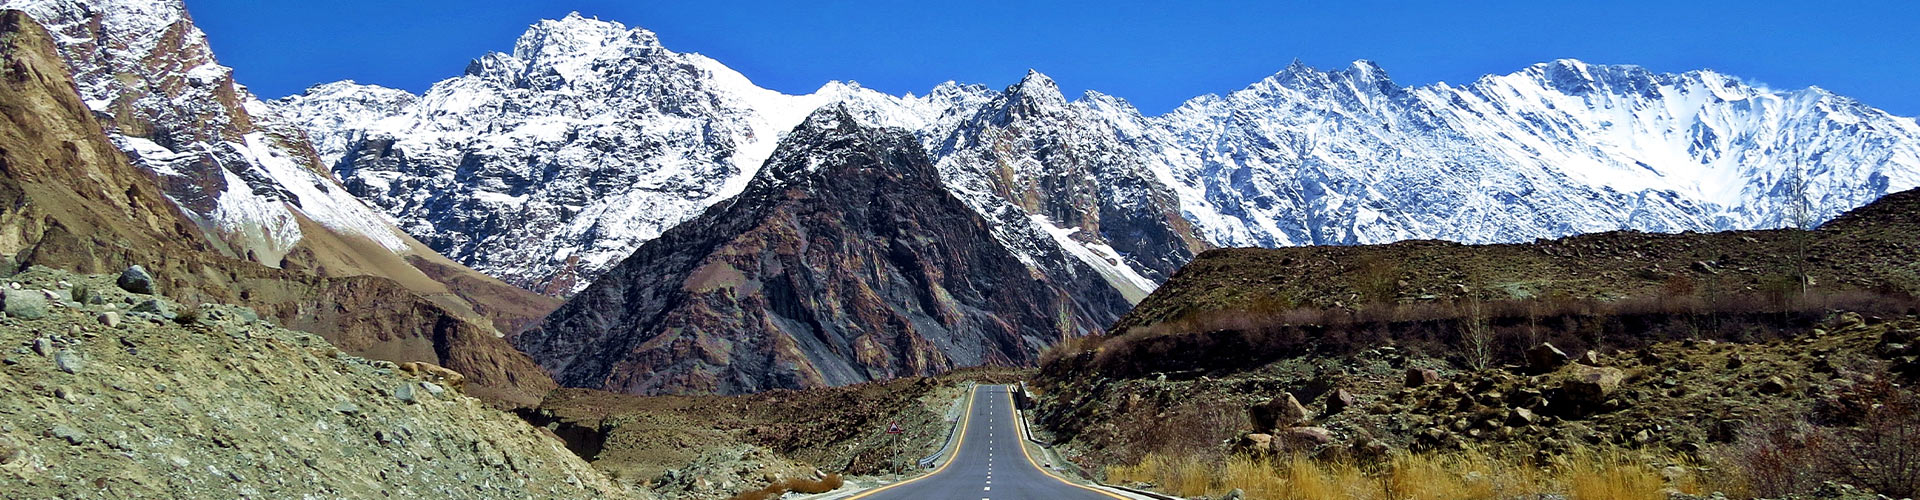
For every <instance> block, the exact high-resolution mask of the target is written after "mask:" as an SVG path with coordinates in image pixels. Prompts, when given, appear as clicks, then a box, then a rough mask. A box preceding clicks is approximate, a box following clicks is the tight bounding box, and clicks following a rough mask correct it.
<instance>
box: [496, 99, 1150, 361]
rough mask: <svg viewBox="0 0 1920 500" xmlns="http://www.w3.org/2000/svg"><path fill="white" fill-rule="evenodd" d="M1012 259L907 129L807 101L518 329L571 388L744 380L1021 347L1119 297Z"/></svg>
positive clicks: (1029, 355)
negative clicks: (695, 209)
mask: <svg viewBox="0 0 1920 500" xmlns="http://www.w3.org/2000/svg"><path fill="white" fill-rule="evenodd" d="M1042 257H1045V258H1048V259H1050V261H1052V262H1055V263H1057V264H1058V265H1061V266H1071V267H1068V268H1069V269H1072V270H1074V271H1075V272H1076V274H1074V275H1073V276H1074V277H1075V278H1074V279H1075V280H1076V281H1061V280H1060V279H1059V278H1056V277H1054V276H1048V275H1044V274H1038V273H1034V272H1032V271H1030V270H1029V269H1028V268H1026V267H1024V266H1019V265H1009V264H1010V263H1014V262H1019V260H1018V259H1019V258H1018V257H1017V256H1015V255H1014V254H1012V253H1011V252H1009V251H1008V250H1007V249H1006V248H1005V247H1004V246H1002V245H1001V244H1000V243H999V242H998V241H996V240H995V239H994V235H993V229H992V227H991V226H990V224H989V223H988V222H987V221H986V220H984V219H982V218H981V217H980V216H979V215H977V214H976V213H975V212H974V211H973V210H972V209H970V208H969V207H968V206H967V205H965V204H964V203H962V202H961V201H960V200H958V199H957V198H955V197H954V196H953V195H951V194H949V192H948V191H947V190H946V189H945V188H944V187H943V185H942V183H941V181H940V177H939V174H938V172H937V170H936V169H935V167H934V166H933V164H932V162H931V161H930V160H929V159H928V158H927V157H926V155H925V153H924V152H922V150H921V148H920V145H919V143H918V142H916V141H915V139H914V138H913V136H912V135H910V134H909V133H908V132H906V131H905V130H902V129H897V128H884V127H875V126H872V125H868V124H863V123H861V122H860V119H859V118H856V117H855V116H854V113H853V112H851V111H849V110H848V109H847V107H844V106H831V107H826V108H822V109H821V110H819V111H816V112H815V113H814V114H813V115H812V116H810V117H809V118H807V120H806V121H805V122H804V123H802V124H801V125H800V126H799V127H797V128H796V129H795V130H794V131H793V132H792V133H790V134H788V135H787V136H786V138H784V139H782V140H781V142H780V145H779V147H778V148H777V149H776V150H775V152H774V153H773V155H772V157H771V158H770V159H769V160H768V162H767V166H766V167H765V168H762V169H760V170H759V172H758V174H757V175H755V176H754V178H753V179H752V180H751V181H750V182H748V184H747V186H746V187H745V189H744V190H743V191H742V192H741V193H740V194H739V195H737V196H735V197H733V198H731V199H729V200H727V201H725V202H722V203H720V204H718V205H715V206H714V207H713V208H712V209H709V210H708V211H707V212H706V213H704V214H702V215H701V216H699V217H696V218H694V219H693V220H690V221H688V222H686V223H683V224H681V225H679V226H676V227H674V228H673V229H670V230H668V231H667V232H666V233H665V234H664V235H662V236H661V237H660V238H657V239H654V240H652V241H649V242H648V243H646V244H644V245H642V246H641V248H640V250H639V251H637V252H635V253H634V254H633V256H631V257H629V258H628V259H627V260H626V261H624V262H622V263H621V265H620V267H619V268H617V269H616V270H615V271H613V272H611V273H609V274H607V275H606V276H604V277H602V278H601V279H600V280H599V281H596V282H594V284H593V285H592V286H590V287H588V288H587V289H586V290H585V291H583V292H581V293H580V294H578V295H575V296H574V297H573V298H572V299H570V300H569V301H568V302H567V303H566V304H565V305H563V306H561V308H560V309H559V310H557V311H555V312H554V313H553V314H552V315H550V316H548V317H547V319H546V321H545V322H544V323H543V324H542V325H540V326H539V327H536V328H533V329H529V330H527V331H525V332H523V333H521V334H520V335H519V336H517V337H515V338H514V339H513V341H514V344H515V345H517V346H519V347H520V348H521V349H522V350H523V351H525V352H527V353H528V354H530V355H532V356H533V357H534V359H536V360H539V361H540V363H541V366H543V367H546V368H547V370H548V371H550V372H552V373H553V374H555V376H556V377H557V378H558V379H559V380H561V381H562V383H563V384H565V385H568V386H573V387H593V388H602V389H607V390H612V391H619V392H630V393H642V394H658V393H692V392H700V393H707V392H711V393H723V394H727V393H741V392H752V391H759V390H765V389H772V388H807V387H824V386H834V385H845V384H850V383H854V382H860V381H866V380H874V379H881V378H890V377H897V376H903V375H914V374H930V373H935V372H939V371H944V370H948V369H952V368H956V367H964V366H974V365H980V364H986V363H993V364H1003V365H1004V364H1023V363H1030V362H1032V361H1033V356H1034V354H1035V353H1037V352H1038V351H1039V350H1040V349H1041V348H1043V347H1045V346H1047V345H1050V344H1052V343H1054V342H1057V341H1059V340H1061V339H1065V338H1070V337H1076V336H1082V335H1087V334H1091V333H1095V332H1098V331H1100V330H1101V328H1102V327H1103V326H1105V325H1106V324H1107V323H1109V322H1111V320H1112V319H1113V318H1116V317H1117V316H1118V314H1119V313H1120V312H1121V311H1123V310H1125V308H1126V307H1127V302H1126V301H1125V300H1124V299H1123V298H1122V297H1121V296H1120V295H1119V294H1117V293H1115V292H1113V291H1112V289H1111V288H1108V287H1107V286H1105V285H1104V284H1103V283H1101V282H1100V277H1099V275H1098V274H1097V273H1096V272H1094V271H1093V270H1092V269H1090V268H1088V267H1086V266H1085V265H1075V264H1078V263H1077V262H1074V261H1072V260H1071V259H1070V258H1069V257H1067V256H1065V255H1062V254H1059V253H1054V254H1052V255H1042Z"/></svg>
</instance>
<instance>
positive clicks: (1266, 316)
mask: <svg viewBox="0 0 1920 500" xmlns="http://www.w3.org/2000/svg"><path fill="white" fill-rule="evenodd" d="M1463 302H1464V303H1463V304H1461V305H1458V306H1450V305H1446V304H1434V303H1412V304H1391V305H1388V304H1381V305H1377V306H1372V307H1362V308H1357V309H1313V308H1299V309H1290V310H1282V311H1246V310H1238V311H1222V312H1218V313H1207V314H1196V315H1192V316H1189V317H1186V318H1183V319H1181V320H1178V321H1172V322H1167V323H1161V324H1157V325H1153V326H1151V327H1148V328H1141V329H1136V330H1134V331H1133V332H1131V333H1128V334H1123V335H1108V336H1106V337H1102V338H1085V339H1076V340H1075V341H1074V342H1072V343H1070V344H1068V343H1063V344H1062V346H1061V347H1057V348H1056V349H1054V351H1052V352H1048V353H1046V354H1045V355H1043V357H1042V359H1043V360H1046V361H1048V362H1043V363H1042V365H1041V369H1042V371H1043V372H1059V371H1060V370H1066V369H1069V368H1068V367H1067V366H1065V365H1062V364H1061V363H1059V362H1060V361H1064V360H1077V361H1076V362H1078V363H1087V364H1089V365H1090V366H1091V368H1093V369H1094V370H1095V371H1097V372H1099V373H1100V374H1102V375H1105V376H1110V377H1122V378H1126V377H1138V376H1144V375H1150V374H1154V373H1172V372H1184V371H1191V370H1203V369H1204V370H1239V369H1250V368H1253V367H1257V366H1260V365H1264V364H1266V363H1269V362H1272V361H1274V360H1278V359H1283V358H1287V357H1293V356H1302V355H1307V354H1316V355H1339V354H1345V353H1352V352H1357V351H1360V350H1364V349H1368V348H1372V347H1376V346H1381V345H1396V346H1400V347H1402V348H1412V349H1416V350H1419V351H1422V352H1426V353H1429V354H1432V355H1435V356H1441V357H1450V358H1452V359H1454V360H1456V361H1457V362H1459V363H1460V366H1463V367H1469V368H1472V367H1476V365H1478V364H1479V363H1478V362H1477V359H1476V358H1477V357H1478V356H1479V353H1480V352H1481V351H1480V350H1479V349H1478V348H1476V347H1475V346H1476V345H1478V344H1476V342H1484V344H1483V346H1484V347H1485V348H1486V354H1487V358H1486V360H1487V363H1485V366H1492V365H1497V364H1499V363H1504V362H1513V361H1517V360H1519V359H1520V358H1521V353H1522V351H1523V350H1525V349H1526V348H1527V347H1528V346H1529V345H1531V344H1537V343H1539V342H1552V343H1553V344H1554V345H1557V346H1560V347H1562V348H1564V349H1572V350H1575V352H1577V351H1580V350H1586V349H1616V350H1617V349H1634V348H1639V347H1644V346H1647V345H1650V344H1652V343H1654V342H1660V341H1667V340H1685V339H1697V340H1709V339H1711V340H1725V341H1739V342H1755V341H1765V340H1770V339H1778V338H1781V337H1782V336H1783V335H1786V334H1788V333H1790V332H1797V331H1800V330H1802V329H1804V328H1805V327H1807V326H1809V325H1812V324H1813V323H1814V322H1816V321H1818V320H1819V319H1820V318H1822V317H1824V316H1825V315H1826V314H1827V312H1828V311H1833V310H1848V311H1858V312H1860V313H1862V314H1868V315H1900V314H1907V313H1909V312H1912V311H1915V310H1916V308H1917V307H1920V302H1916V300H1915V299H1914V298H1913V297H1910V296H1905V295H1888V294H1880V293H1874V292H1867V291H1850V292H1828V291H1821V290H1815V291H1814V292H1812V293H1809V294H1805V295H1792V296H1787V297H1779V296H1774V295H1771V294H1752V295H1741V296H1729V297H1722V298H1721V299H1720V300H1718V301H1715V302H1707V301H1706V300H1704V299H1703V298H1701V297H1698V296H1653V297H1644V298H1634V299H1625V300H1613V301H1605V300H1596V299H1584V300H1579V299H1567V298H1543V299H1526V300H1505V301H1488V302H1481V303H1478V304H1475V303H1474V301H1463ZM1476 309H1477V310H1478V311H1479V314H1473V311H1475V310H1476ZM1070 353H1071V354H1072V355H1069V354H1070ZM1080 358H1084V359H1080Z"/></svg>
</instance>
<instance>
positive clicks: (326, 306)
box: [0, 11, 553, 404]
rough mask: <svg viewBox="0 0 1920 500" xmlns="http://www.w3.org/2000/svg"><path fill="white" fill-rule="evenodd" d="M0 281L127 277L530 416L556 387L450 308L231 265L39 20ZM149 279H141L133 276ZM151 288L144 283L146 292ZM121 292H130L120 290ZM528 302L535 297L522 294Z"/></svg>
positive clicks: (8, 197) (6, 159)
mask: <svg viewBox="0 0 1920 500" xmlns="http://www.w3.org/2000/svg"><path fill="white" fill-rule="evenodd" d="M0 34H4V38H0V40H4V42H5V46H4V48H5V52H4V55H3V56H0V68H4V71H5V75H4V77H3V78H0V207H5V208H0V235H3V237H0V259H5V260H6V262H0V264H4V265H0V270H3V271H4V272H5V274H12V272H13V271H14V270H16V269H21V268H25V267H27V266H30V265H44V266H48V267H53V268H60V269H70V270H75V271H79V272H85V273H123V274H124V275H125V276H126V277H127V279H126V280H125V282H124V286H125V288H127V289H129V290H132V291H136V292H157V293H161V294H165V295H166V296H168V297H171V298H172V299H174V300H177V301H180V302H185V303H198V302H225V303H237V304H244V305H248V306H251V307H254V308H256V309H258V310H260V311H261V312H263V313H265V314H266V315H267V316H268V317H271V318H275V319H277V320H279V321H281V322H282V323H283V324H286V325H290V326H295V327H297V328H300V329H304V330H308V331H312V332H316V333H319V334H321V335H323V336H326V337H327V338H328V340H330V341H332V342H334V343H335V344H337V345H339V346H341V347H342V348H344V349H347V350H349V351H350V352H354V353H359V354H364V355H368V356H372V357H377V358H382V359H388V360H393V361H428V362H433V363H436V364H440V365H444V366H448V367H450V368H453V369H455V370H458V371H461V372H463V373H467V374H468V375H469V378H470V380H471V382H472V383H473V384H474V385H475V387H476V394H486V395H489V396H493V397H497V398H499V399H500V400H503V401H508V402H512V403H515V404H531V403H533V402H537V401H539V398H540V397H541V396H542V395H544V394H545V393H546V391H547V390H548V389H551V388H552V387H553V382H552V381H551V380H550V379H548V378H547V377H546V376H545V374H544V372H542V371H541V370H540V369H539V368H538V367H537V366H536V365H534V364H533V362H532V361H531V360H529V359H528V358H527V357H526V356H524V355H522V354H520V353H519V352H517V351H515V350H514V349H513V348H512V346H509V345H507V344H506V342H504V341H502V340H501V339H499V338H498V336H497V335H496V334H495V330H494V329H492V328H489V327H487V325H486V323H485V322H483V321H481V322H476V321H473V319H474V316H473V315H472V314H471V313H470V312H461V310H460V309H457V308H455V306H454V305H449V304H450V303H455V302H456V301H454V300H452V299H450V298H449V297H448V296H445V295H440V296H433V295H427V296H423V295H420V294H419V293H418V292H416V291H415V290H414V289H412V288H410V287H408V286H406V285H403V284H402V283H400V282H397V281H394V280H391V279H387V278H382V277H376V276H352V277H326V276H321V275H316V274H313V273H307V272H301V271H296V270H288V269H272V268H268V267H266V266H262V265H260V264H257V263H253V262H247V261H243V260H240V259H235V258H230V257H227V256H225V255H223V254H222V253H221V252H220V250H219V248H218V244H217V243H215V242H212V241H210V240H208V239H206V238H204V237H202V236H201V235H202V233H201V232H200V231H199V229H198V228H197V226H196V225H195V224H194V222H193V221H192V219H191V217H190V216H188V215H186V214H183V213H182V212H180V211H179V210H178V209H176V208H175V207H174V205H173V204H172V203H170V202H169V201H168V200H167V198H166V197H165V196H164V195H163V194H162V192H161V190H160V189H159V188H158V183H157V182H156V181H155V178H154V176H153V175H152V174H150V173H148V172H144V171H141V170H139V169H136V168H134V167H133V166H131V165H129V164H128V163H127V161H126V160H125V158H124V157H122V156H121V154H120V152H119V151H118V150H116V149H115V148H114V147H113V145H112V142H111V141H110V140H109V138H108V137H107V135H106V134H105V133H104V132H103V129H102V127H101V126H100V124H99V123H98V122H95V121H94V119H93V115H92V114H91V113H90V112H89V111H88V110H87V108H86V107H85V106H84V104H83V103H82V102H81V100H80V97H79V96H78V95H77V94H76V93H75V91H74V89H75V86H74V84H73V82H72V80H71V79H69V78H68V76H67V75H68V72H67V71H66V70H65V69H64V67H63V66H62V62H61V59H60V58H59V57H58V56H57V55H56V52H55V51H54V45H53V42H52V40H51V39H50V38H49V37H48V34H47V33H46V32H45V31H43V30H41V29H40V28H39V27H38V26H37V25H36V24H35V23H34V22H33V21H32V19H31V18H30V17H28V16H26V15H24V14H22V13H20V12H18V11H12V12H8V13H6V14H4V16H0ZM133 265H139V266H142V268H143V269H142V270H141V271H139V272H133V271H131V270H130V269H129V267H130V266H133ZM140 275H145V277H144V279H143V278H141V277H140ZM109 286H113V287H115V288H116V289H118V288H121V287H122V285H121V284H110V285H109ZM523 293H524V292H523Z"/></svg>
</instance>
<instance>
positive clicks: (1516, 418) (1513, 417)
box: [1507, 408, 1540, 427]
mask: <svg viewBox="0 0 1920 500" xmlns="http://www.w3.org/2000/svg"><path fill="white" fill-rule="evenodd" d="M1539 421H1540V417H1539V416H1537V415H1534V414H1533V412H1532V411H1530V410H1528V409H1526V408H1514V409H1512V410H1508V411H1507V427H1526V426H1529V425H1533V424H1534V423H1535V422H1539Z"/></svg>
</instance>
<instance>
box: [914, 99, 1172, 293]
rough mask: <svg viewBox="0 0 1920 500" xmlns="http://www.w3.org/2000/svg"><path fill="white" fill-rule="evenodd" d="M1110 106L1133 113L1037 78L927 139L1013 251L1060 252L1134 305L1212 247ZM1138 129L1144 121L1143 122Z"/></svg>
mask: <svg viewBox="0 0 1920 500" xmlns="http://www.w3.org/2000/svg"><path fill="white" fill-rule="evenodd" d="M1100 107H1118V108H1123V109H1125V110H1126V111H1128V112H1132V113H1133V115H1134V116H1135V117H1136V118H1137V117H1138V112H1134V111H1132V108H1131V106H1128V105H1127V104H1126V103H1125V102H1122V101H1119V100H1117V99H1113V98H1110V97H1107V96H1104V95H1099V94H1091V93H1090V94H1089V96H1088V99H1085V100H1082V101H1080V102H1074V103H1069V102H1067V100H1066V98H1064V97H1063V96H1061V94H1060V88H1059V86H1058V85H1056V84H1055V83H1054V82H1053V80H1052V79H1050V78H1047V77H1046V76H1045V75H1041V74H1039V73H1037V72H1028V74H1027V76H1026V78H1024V79H1022V80H1021V81H1020V82H1019V83H1017V84H1015V85H1013V86H1012V87H1009V88H1008V89H1007V90H1006V91H1005V92H1003V93H998V94H994V95H992V97H991V98H990V99H986V100H984V101H983V102H981V103H980V105H979V106H976V107H974V108H973V109H972V110H970V113H969V115H968V118H966V119H965V120H961V121H958V122H955V123H953V125H952V126H947V127H942V128H940V129H937V130H933V131H931V132H930V133H928V134H926V136H927V141H926V142H928V144H929V147H930V148H931V149H932V151H933V154H934V155H935V156H936V157H938V158H939V165H940V171H941V175H942V177H944V178H945V179H946V183H947V185H948V186H949V187H950V188H952V189H954V190H955V191H956V193H958V194H960V196H961V197H962V199H964V200H966V201H967V203H968V204H969V205H971V206H973V207H974V208H975V209H976V210H977V211H979V212H980V213H981V214H986V215H988V216H989V217H990V218H992V219H994V221H995V224H994V227H995V231H996V232H998V233H999V234H1000V235H1001V239H1002V240H1003V241H1006V242H1008V244H1009V246H1011V247H1014V248H1021V247H1022V246H1034V245H1036V244H1037V245H1038V246H1045V247H1057V248H1059V249H1061V250H1064V251H1066V252H1068V253H1070V254H1072V255H1074V256H1075V257H1078V259H1079V260H1080V261H1082V262H1085V263H1086V264H1088V265H1090V266H1092V267H1093V268H1094V269H1096V270H1098V271H1099V272H1100V274H1101V276H1103V277H1105V278H1106V279H1107V281H1108V283H1109V284H1110V285H1112V286H1113V288H1115V289H1116V290H1120V291H1121V293H1122V294H1124V295H1126V296H1127V297H1128V299H1129V300H1138V299H1139V298H1140V297H1142V296H1145V295H1146V293H1147V292H1149V291H1152V290H1153V288H1154V287H1155V286H1156V284H1157V283H1159V282H1160V281H1164V280H1165V279H1166V276H1168V275H1170V274H1172V273H1173V270H1174V269H1178V268H1179V267H1180V265H1181V264H1183V263H1185V262H1186V261H1187V260H1188V259H1191V258H1193V254H1194V253H1196V252H1199V251H1201V250H1205V249H1206V248H1208V246H1207V243H1206V242H1204V241H1201V240H1200V239H1199V238H1198V237H1196V236H1195V235H1194V232H1193V229H1192V228H1191V227H1190V225H1189V224H1188V223H1187V221H1186V220H1185V219H1184V218H1182V217H1181V216H1180V214H1179V200H1178V198H1177V197H1176V196H1175V195H1174V193H1173V191H1172V190H1171V189H1169V188H1168V187H1167V186H1166V185H1164V184H1162V183H1161V182H1160V180H1159V179H1157V178H1155V177H1154V176H1153V173H1152V171H1151V170H1150V169H1149V168H1148V166H1147V164H1146V163H1145V161H1144V159H1143V158H1142V157H1141V156H1140V155H1137V154H1134V151H1133V150H1132V149H1131V147H1130V146H1128V145H1126V144H1124V143H1122V142H1121V133H1120V132H1119V130H1118V129H1119V128H1121V127H1126V126H1128V125H1132V126H1134V127H1138V124H1137V123H1136V124H1126V123H1116V122H1113V121H1110V120H1106V119H1104V117H1103V116H1101V115H1100V113H1101V111H1100V110H1098V109H1097V108H1100ZM1136 121H1137V120H1136Z"/></svg>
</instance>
